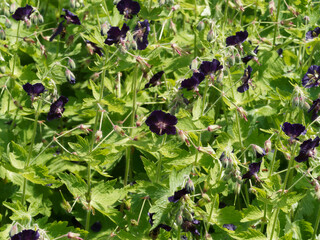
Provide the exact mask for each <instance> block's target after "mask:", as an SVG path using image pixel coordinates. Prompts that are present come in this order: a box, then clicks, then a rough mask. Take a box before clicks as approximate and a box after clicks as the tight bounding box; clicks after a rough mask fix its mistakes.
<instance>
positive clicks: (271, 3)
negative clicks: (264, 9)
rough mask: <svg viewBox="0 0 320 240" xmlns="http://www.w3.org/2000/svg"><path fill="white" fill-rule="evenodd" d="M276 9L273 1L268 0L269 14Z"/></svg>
mask: <svg viewBox="0 0 320 240" xmlns="http://www.w3.org/2000/svg"><path fill="white" fill-rule="evenodd" d="M275 9H276V5H275V4H274V1H273V0H272V1H270V2H269V11H270V14H271V15H273V11H274V10H275Z"/></svg>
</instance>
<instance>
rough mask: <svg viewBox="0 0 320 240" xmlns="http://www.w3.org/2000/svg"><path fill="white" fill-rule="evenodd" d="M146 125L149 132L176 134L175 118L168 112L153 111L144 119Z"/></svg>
mask: <svg viewBox="0 0 320 240" xmlns="http://www.w3.org/2000/svg"><path fill="white" fill-rule="evenodd" d="M146 124H147V126H148V127H149V128H150V131H151V132H154V133H156V134H158V135H163V134H165V133H166V134H171V135H175V134H176V127H175V126H174V125H176V124H177V118H176V117H175V116H173V115H171V114H170V113H165V112H162V111H161V110H156V111H153V112H152V113H151V114H150V116H149V117H148V118H147V120H146Z"/></svg>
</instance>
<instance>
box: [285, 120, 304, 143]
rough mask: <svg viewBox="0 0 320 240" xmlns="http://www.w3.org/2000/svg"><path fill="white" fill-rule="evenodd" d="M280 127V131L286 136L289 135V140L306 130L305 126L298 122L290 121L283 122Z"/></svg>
mask: <svg viewBox="0 0 320 240" xmlns="http://www.w3.org/2000/svg"><path fill="white" fill-rule="evenodd" d="M281 128H282V131H283V132H284V133H285V134H286V135H287V136H289V137H290V139H291V140H293V139H297V137H299V136H300V135H301V134H302V135H304V134H306V132H307V130H306V128H305V127H304V126H303V125H302V124H299V123H294V124H291V123H288V122H285V123H284V124H283V125H282V127H281Z"/></svg>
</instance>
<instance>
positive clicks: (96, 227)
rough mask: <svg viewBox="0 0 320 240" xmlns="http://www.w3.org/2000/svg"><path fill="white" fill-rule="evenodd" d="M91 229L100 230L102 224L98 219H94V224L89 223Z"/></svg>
mask: <svg viewBox="0 0 320 240" xmlns="http://www.w3.org/2000/svg"><path fill="white" fill-rule="evenodd" d="M90 228H91V230H92V231H94V232H100V230H101V228H102V225H101V222H100V221H96V222H95V223H94V224H92V225H91V227H90Z"/></svg>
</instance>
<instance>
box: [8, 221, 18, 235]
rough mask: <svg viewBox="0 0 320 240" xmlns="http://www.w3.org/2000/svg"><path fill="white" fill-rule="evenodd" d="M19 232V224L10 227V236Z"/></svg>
mask: <svg viewBox="0 0 320 240" xmlns="http://www.w3.org/2000/svg"><path fill="white" fill-rule="evenodd" d="M18 232H19V229H18V224H17V223H15V224H14V225H13V226H12V227H11V229H10V232H9V236H10V237H12V236H13V235H16V234H17V233H18Z"/></svg>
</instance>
